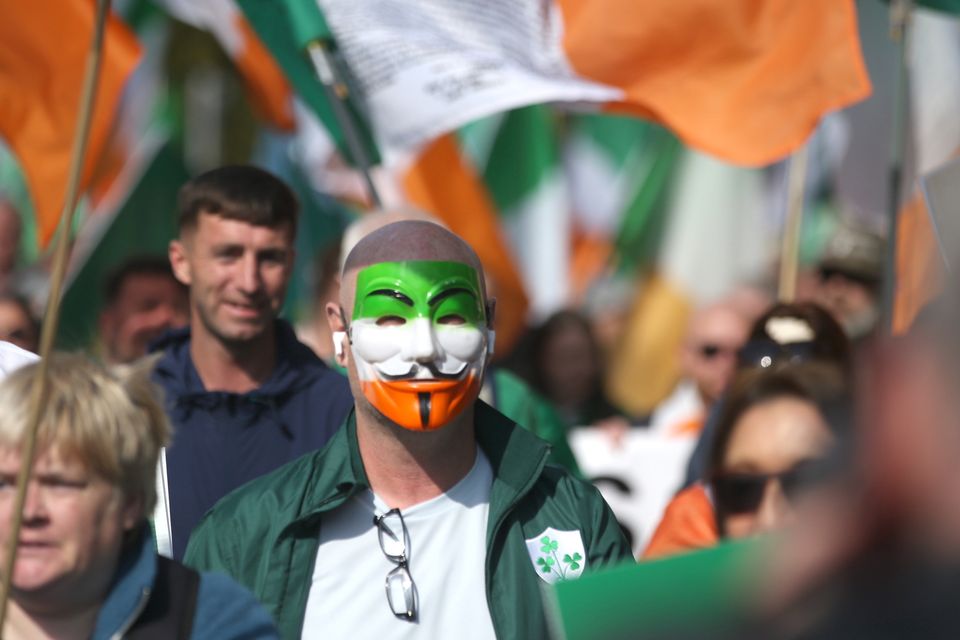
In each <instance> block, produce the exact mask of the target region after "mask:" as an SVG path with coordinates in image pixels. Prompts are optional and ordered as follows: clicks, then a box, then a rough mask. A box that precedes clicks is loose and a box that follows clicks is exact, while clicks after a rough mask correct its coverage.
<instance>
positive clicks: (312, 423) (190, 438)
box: [153, 166, 353, 559]
mask: <svg viewBox="0 0 960 640" xmlns="http://www.w3.org/2000/svg"><path fill="white" fill-rule="evenodd" d="M297 208H298V207H297V201H296V198H295V196H294V194H293V193H292V192H291V191H290V189H289V188H288V187H287V186H286V185H285V184H284V183H283V182H281V181H280V180H279V179H277V178H276V177H275V176H273V175H271V174H270V173H267V172H266V171H263V170H261V169H258V168H255V167H250V166H231V167H222V168H219V169H214V170H213V171H209V172H207V173H205V174H203V175H201V176H199V177H197V178H194V179H193V180H191V181H189V182H187V183H186V184H185V185H184V186H183V187H182V188H181V190H180V194H179V197H178V209H179V224H178V226H179V235H178V238H177V239H176V240H174V241H172V242H171V243H170V250H169V254H170V264H171V266H172V267H173V271H174V275H176V277H177V279H178V280H180V281H181V282H182V283H184V284H185V285H187V287H188V288H189V292H190V325H189V327H187V328H185V329H183V330H179V331H174V332H171V333H168V334H167V335H165V336H164V337H163V338H161V339H160V340H159V341H158V342H157V343H155V345H154V347H153V348H154V350H162V351H163V355H162V356H161V357H160V359H159V361H158V363H157V366H156V369H155V371H154V380H155V381H156V382H157V383H159V384H160V385H161V386H162V387H163V388H164V390H165V394H166V399H165V403H166V409H167V413H168V415H169V416H170V419H171V422H172V423H173V425H174V436H173V443H172V444H171V446H170V447H169V448H168V449H167V450H166V451H165V454H164V455H163V457H162V458H161V466H160V473H159V475H158V489H159V491H158V493H159V500H158V508H157V511H156V514H155V526H156V531H157V539H158V545H159V547H160V552H161V553H164V554H166V555H172V556H173V557H175V558H178V559H179V558H180V557H182V556H183V552H184V550H185V549H186V545H187V539H188V538H189V536H190V532H191V531H192V530H193V527H194V526H195V525H196V524H197V522H198V521H199V520H200V518H201V517H202V516H203V514H204V513H205V512H206V511H207V510H208V509H209V508H210V507H212V506H213V505H214V503H215V502H217V500H219V499H220V498H222V497H223V496H224V495H226V494H227V493H229V492H230V491H232V490H233V489H235V488H237V487H239V486H240V485H242V484H244V483H246V482H247V481H249V480H252V479H253V478H256V477H258V476H260V475H262V474H264V473H267V472H268V471H272V470H273V469H275V468H277V467H279V466H281V465H282V464H284V463H286V462H289V461H291V460H293V459H295V458H297V457H299V456H300V455H302V454H304V453H307V452H310V451H314V450H316V449H318V448H320V447H322V446H323V445H324V444H326V442H327V440H328V439H329V438H330V436H331V435H332V434H333V433H334V431H336V429H337V428H338V426H339V425H340V424H341V422H343V419H344V418H345V417H346V415H347V413H348V412H349V410H350V408H351V407H352V405H353V398H352V396H351V394H350V388H349V385H348V383H347V380H346V378H344V377H343V376H341V375H340V374H338V373H336V372H334V371H333V370H331V369H329V368H328V367H327V366H326V365H325V364H324V363H323V362H322V361H321V360H320V359H319V358H317V357H316V356H315V355H314V354H313V352H312V351H311V350H310V349H309V348H308V347H306V346H305V345H303V344H302V343H300V342H299V341H298V340H297V339H296V337H295V335H294V333H293V330H292V328H291V327H290V325H289V324H287V323H286V322H285V321H283V320H280V319H279V318H278V317H277V314H278V313H279V312H280V308H281V306H282V305H283V299H284V295H285V293H286V289H287V283H288V281H289V279H290V273H291V269H292V266H293V253H294V250H293V247H294V237H295V234H296V224H297Z"/></svg>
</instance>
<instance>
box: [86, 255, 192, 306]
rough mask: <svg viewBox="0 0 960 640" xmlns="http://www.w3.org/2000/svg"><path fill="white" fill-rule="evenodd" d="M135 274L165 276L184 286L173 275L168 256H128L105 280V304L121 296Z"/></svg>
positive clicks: (108, 304) (107, 304)
mask: <svg viewBox="0 0 960 640" xmlns="http://www.w3.org/2000/svg"><path fill="white" fill-rule="evenodd" d="M135 276H163V277H167V278H170V280H172V281H173V282H176V283H177V284H178V285H180V286H183V285H182V284H181V283H180V281H179V280H177V279H176V278H175V277H174V275H173V269H172V268H171V267H170V260H168V259H167V257H166V256H154V255H139V256H133V257H131V258H127V259H126V260H125V261H123V262H122V263H120V265H119V266H117V267H116V268H114V269H113V271H111V272H110V273H109V275H108V276H107V278H106V280H105V281H104V286H103V306H104V307H109V306H110V305H112V304H113V303H115V302H116V301H117V298H119V297H120V290H121V289H122V288H123V285H124V284H125V283H126V281H127V280H128V279H129V278H132V277H135Z"/></svg>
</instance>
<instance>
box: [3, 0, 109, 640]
mask: <svg viewBox="0 0 960 640" xmlns="http://www.w3.org/2000/svg"><path fill="white" fill-rule="evenodd" d="M109 11H110V0H97V11H96V17H95V21H94V31H93V38H92V40H91V43H90V51H89V53H88V56H87V62H86V69H85V70H84V77H83V88H82V93H81V96H80V105H79V106H80V108H79V112H78V114H77V133H76V137H75V138H74V141H73V155H72V157H71V158H70V172H69V174H68V176H67V189H66V197H65V198H64V202H63V210H62V211H61V213H60V222H59V223H58V230H59V233H58V234H57V239H56V244H55V248H54V258H53V267H52V271H51V274H50V294H49V297H48V299H47V308H46V312H45V313H44V318H43V326H42V327H41V329H40V363H39V366H38V368H37V373H36V375H35V376H34V381H33V383H32V384H31V395H30V413H29V417H30V422H29V423H28V427H27V432H26V433H25V434H24V436H25V439H24V442H23V445H22V451H21V457H20V470H19V472H18V473H17V494H16V497H15V502H14V509H13V521H12V522H11V524H10V534H9V537H8V539H7V545H6V549H5V551H6V554H5V556H4V563H3V574H2V576H0V580H2V582H0V634H2V633H3V628H4V623H5V621H6V615H7V604H8V601H9V597H10V589H11V585H12V583H13V568H14V564H15V562H16V556H17V543H18V540H19V538H20V528H21V524H22V522H23V504H24V501H25V499H26V494H27V483H28V482H29V480H30V472H31V471H32V467H33V458H34V455H35V452H36V444H37V430H38V427H39V425H40V415H41V411H42V408H43V405H44V403H45V399H46V396H47V391H48V383H49V380H48V377H47V373H48V368H49V363H50V353H51V352H52V350H53V342H54V338H55V336H56V331H57V324H58V320H59V316H60V302H61V293H62V290H63V282H64V278H65V275H66V270H67V257H68V254H69V251H70V241H69V236H70V228H71V226H72V221H73V212H74V210H75V209H76V201H77V196H78V192H79V190H80V173H81V170H82V168H83V158H84V155H85V154H86V148H87V141H88V139H89V137H90V136H89V134H90V122H91V120H92V116H93V107H94V101H95V98H96V91H97V80H98V79H99V76H100V62H101V59H102V53H103V34H104V28H105V26H106V20H107V15H108V13H109Z"/></svg>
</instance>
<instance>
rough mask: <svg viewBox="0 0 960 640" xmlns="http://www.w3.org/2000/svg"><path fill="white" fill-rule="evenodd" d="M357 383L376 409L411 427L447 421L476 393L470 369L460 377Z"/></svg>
mask: <svg viewBox="0 0 960 640" xmlns="http://www.w3.org/2000/svg"><path fill="white" fill-rule="evenodd" d="M360 386H361V388H362V389H363V395H364V396H366V398H367V400H368V401H369V402H370V404H372V405H373V406H374V407H376V408H377V410H378V411H380V413H382V414H383V415H385V416H386V417H387V418H389V419H390V420H392V421H393V422H395V423H397V424H398V425H400V426H401V427H404V428H405V429H410V430H412V431H432V430H434V429H439V428H440V427H443V426H445V425H447V424H448V423H449V422H450V421H451V420H452V419H453V418H454V417H455V416H457V415H458V414H459V413H460V412H461V411H463V410H464V409H465V408H466V407H468V406H470V405H471V404H472V403H473V402H474V401H475V400H476V399H477V396H478V395H479V394H480V379H479V378H478V377H477V375H476V372H474V371H470V372H469V373H468V374H467V375H466V376H465V377H463V378H462V379H460V380H365V381H362V382H361V383H360Z"/></svg>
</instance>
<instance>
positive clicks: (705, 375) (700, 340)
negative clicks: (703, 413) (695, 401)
mask: <svg viewBox="0 0 960 640" xmlns="http://www.w3.org/2000/svg"><path fill="white" fill-rule="evenodd" d="M749 331H750V326H749V324H748V322H747V320H746V319H745V318H744V317H743V316H742V315H741V314H740V313H739V312H737V311H735V310H734V309H732V308H729V307H726V306H723V305H717V306H714V307H709V308H707V309H705V310H703V311H701V312H699V313H698V314H697V315H696V316H695V317H694V318H693V320H692V321H691V323H690V328H689V330H688V333H687V338H686V341H685V344H684V347H683V352H682V354H681V367H682V369H683V373H684V375H685V376H686V377H687V378H689V379H691V380H693V381H694V382H695V383H696V385H697V390H698V391H699V392H700V396H701V398H702V399H703V400H704V402H705V403H706V404H712V403H713V402H715V401H716V400H717V398H719V397H720V395H721V394H722V393H723V390H724V389H725V388H726V386H727V384H729V382H730V379H731V378H732V377H733V374H734V371H735V370H736V365H737V351H738V350H739V349H740V347H742V346H743V344H744V343H745V342H746V340H747V335H748V333H749Z"/></svg>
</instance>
